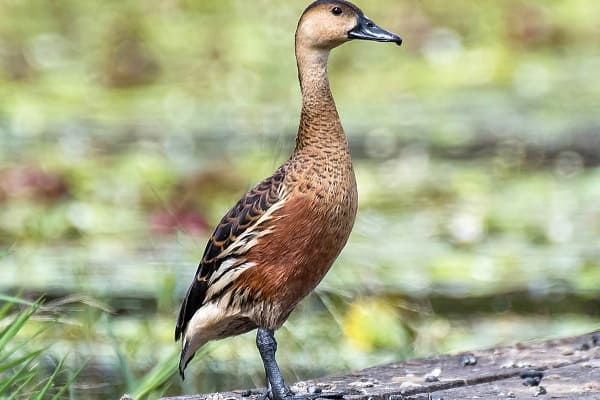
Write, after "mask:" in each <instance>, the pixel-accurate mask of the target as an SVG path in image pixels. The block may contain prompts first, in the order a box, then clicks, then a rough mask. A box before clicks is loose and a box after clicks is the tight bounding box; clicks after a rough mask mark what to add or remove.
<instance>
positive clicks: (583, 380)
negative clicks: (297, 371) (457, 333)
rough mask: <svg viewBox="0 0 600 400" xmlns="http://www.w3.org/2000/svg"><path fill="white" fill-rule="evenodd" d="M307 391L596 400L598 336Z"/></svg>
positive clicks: (453, 358) (388, 371) (382, 398)
mask: <svg viewBox="0 0 600 400" xmlns="http://www.w3.org/2000/svg"><path fill="white" fill-rule="evenodd" d="M528 371H541V372H542V373H543V378H541V382H540V386H525V385H524V384H523V383H524V382H525V381H526V379H523V378H522V377H521V375H522V374H523V373H524V372H528ZM530 379H531V378H530ZM311 387H313V388H314V387H319V388H322V390H323V391H324V392H327V391H336V392H342V393H344V399H345V400H436V399H438V400H462V399H489V398H494V399H496V398H498V399H502V398H516V399H525V398H527V399H530V398H533V397H535V395H536V394H537V396H538V397H540V398H547V399H569V400H570V399H573V400H574V399H585V400H587V399H596V400H600V331H598V332H594V333H590V334H587V335H582V336H578V337H572V338H566V339H559V340H550V341H546V342H540V343H518V344H515V345H514V346H506V347H500V348H496V349H489V350H478V351H473V352H471V353H463V354H455V355H442V356H434V357H429V358H423V359H416V360H410V361H406V362H401V363H392V364H386V365H380V366H376V367H371V368H367V369H364V370H361V371H357V372H354V373H350V374H348V375H343V376H337V377H329V378H322V379H315V380H310V381H305V382H298V383H296V384H295V385H293V386H292V390H294V391H295V392H297V393H299V394H300V393H308V391H309V388H311ZM542 388H543V389H542ZM544 392H545V393H544ZM260 393H261V391H260V390H254V391H252V392H249V391H245V392H244V391H234V392H225V393H213V394H203V395H193V396H180V397H170V398H164V399H163V400H234V399H235V400H240V399H244V400H256V399H257V397H259V395H260Z"/></svg>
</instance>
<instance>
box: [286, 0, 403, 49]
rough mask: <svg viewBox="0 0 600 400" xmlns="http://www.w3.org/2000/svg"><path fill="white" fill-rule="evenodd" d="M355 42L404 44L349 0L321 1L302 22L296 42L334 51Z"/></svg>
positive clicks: (308, 10)
mask: <svg viewBox="0 0 600 400" xmlns="http://www.w3.org/2000/svg"><path fill="white" fill-rule="evenodd" d="M352 39H361V40H374V41H377V42H394V43H396V44H397V45H400V44H402V38H400V36H398V35H396V34H394V33H392V32H388V31H386V30H385V29H382V28H380V27H379V26H377V25H376V24H375V23H374V22H373V21H371V20H370V19H369V18H367V17H366V16H365V14H364V13H363V12H362V11H361V10H360V8H358V7H357V6H355V5H354V4H352V3H350V2H347V1H345V0H317V1H315V2H313V3H312V4H311V5H309V6H308V7H307V8H306V10H305V11H304V13H303V14H302V17H301V18H300V22H299V23H298V29H297V30H296V42H297V43H299V44H301V45H303V46H308V47H312V48H315V49H323V50H331V49H333V48H334V47H337V46H339V45H341V44H342V43H345V42H347V41H349V40H352Z"/></svg>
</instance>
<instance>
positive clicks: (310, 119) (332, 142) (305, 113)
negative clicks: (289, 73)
mask: <svg viewBox="0 0 600 400" xmlns="http://www.w3.org/2000/svg"><path fill="white" fill-rule="evenodd" d="M328 58H329V51H328V50H319V49H313V48H307V47H303V46H301V45H298V44H296V59H297V62H298V79H299V80H300V88H301V90H302V112H301V114H300V126H299V128H298V136H297V137H296V150H295V152H299V151H301V150H303V149H307V148H334V149H341V150H345V151H347V148H348V143H347V140H346V135H345V133H344V129H343V128H342V124H341V122H340V117H339V115H338V112H337V109H336V107H335V102H334V100H333V96H332V95H331V89H330V88H329V79H328V78H327V60H328Z"/></svg>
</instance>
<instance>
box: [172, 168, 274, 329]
mask: <svg viewBox="0 0 600 400" xmlns="http://www.w3.org/2000/svg"><path fill="white" fill-rule="evenodd" d="M283 178H284V170H283V168H280V169H278V170H277V171H276V172H275V173H274V174H273V175H272V176H271V177H269V178H267V179H265V180H264V181H262V182H261V183H259V184H258V185H256V187H254V188H253V189H251V190H250V191H249V192H247V193H246V194H245V195H244V197H242V198H241V199H240V201H238V202H237V204H236V205H235V206H234V207H233V208H232V209H231V210H229V212H228V213H227V214H226V215H225V216H224V217H223V219H222V220H221V222H220V223H219V225H218V226H217V227H216V229H215V231H214V232H213V234H212V236H211V237H210V239H209V240H208V244H207V245H206V249H205V250H204V255H203V256H202V260H201V261H200V264H199V265H198V270H197V271H196V275H195V277H194V281H193V282H192V284H191V285H190V287H189V289H188V291H187V294H186V295H185V299H184V300H183V304H182V305H181V309H180V310H179V318H178V319H177V325H176V327H175V340H179V338H180V337H181V335H182V333H183V332H185V329H186V327H187V324H188V322H189V321H190V319H191V318H192V316H193V315H194V313H195V312H196V311H197V310H198V309H199V308H200V307H202V305H204V304H206V303H207V302H209V301H210V300H212V299H215V298H218V297H219V295H220V294H221V293H223V291H224V290H226V289H227V288H228V287H229V285H230V284H231V283H232V282H233V279H234V278H235V277H236V276H238V275H239V274H240V273H241V272H242V271H243V270H244V269H245V268H247V267H249V266H251V265H253V264H252V260H248V259H246V257H245V255H246V253H247V252H248V250H249V249H250V248H252V246H253V245H254V244H255V243H256V241H257V240H258V239H259V238H260V237H261V236H263V235H266V234H268V233H269V232H270V229H269V226H268V225H269V224H268V221H269V220H270V219H271V216H272V214H273V212H275V211H276V210H278V209H279V208H280V207H281V206H282V205H283V202H284V190H283Z"/></svg>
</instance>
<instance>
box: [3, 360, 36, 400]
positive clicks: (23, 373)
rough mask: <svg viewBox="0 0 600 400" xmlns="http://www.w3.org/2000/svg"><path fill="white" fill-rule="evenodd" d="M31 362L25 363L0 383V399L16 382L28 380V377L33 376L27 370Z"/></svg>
mask: <svg viewBox="0 0 600 400" xmlns="http://www.w3.org/2000/svg"><path fill="white" fill-rule="evenodd" d="M31 362H32V360H29V361H27V362H26V363H25V364H23V365H22V366H21V368H19V369H18V370H17V371H16V372H15V373H14V374H13V376H11V377H10V378H9V379H7V380H6V381H5V382H2V383H0V398H2V396H3V395H4V394H6V392H7V391H8V390H9V389H10V388H11V387H12V386H13V385H14V384H15V383H17V382H18V381H21V380H23V379H28V378H29V377H33V376H34V375H35V373H34V372H29V371H28V370H27V368H29V366H30V365H31Z"/></svg>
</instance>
